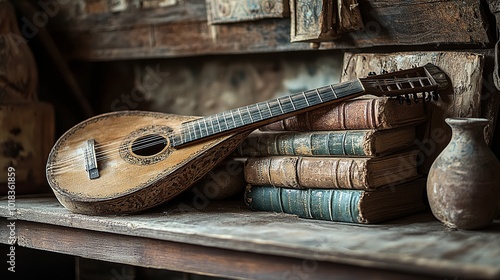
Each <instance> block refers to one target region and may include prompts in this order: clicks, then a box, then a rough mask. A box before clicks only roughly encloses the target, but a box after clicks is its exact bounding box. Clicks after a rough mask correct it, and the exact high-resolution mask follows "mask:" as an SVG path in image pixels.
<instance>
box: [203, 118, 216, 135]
mask: <svg viewBox="0 0 500 280" xmlns="http://www.w3.org/2000/svg"><path fill="white" fill-rule="evenodd" d="M202 120H203V124H205V130H206V131H207V135H211V134H213V130H212V133H210V131H209V130H208V128H209V127H208V124H207V118H202Z"/></svg>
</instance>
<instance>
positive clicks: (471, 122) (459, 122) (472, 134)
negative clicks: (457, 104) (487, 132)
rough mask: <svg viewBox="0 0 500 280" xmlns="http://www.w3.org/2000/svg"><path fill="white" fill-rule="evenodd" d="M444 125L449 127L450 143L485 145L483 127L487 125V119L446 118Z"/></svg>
mask: <svg viewBox="0 0 500 280" xmlns="http://www.w3.org/2000/svg"><path fill="white" fill-rule="evenodd" d="M446 123H448V125H449V126H450V127H451V130H452V141H462V142H470V141H473V142H475V143H477V144H480V143H486V142H485V141H484V127H485V126H486V125H487V124H488V120H487V119H482V118H457V119H455V118H453V119H450V118H448V119H446Z"/></svg>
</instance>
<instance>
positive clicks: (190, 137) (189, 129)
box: [187, 122, 196, 141]
mask: <svg viewBox="0 0 500 280" xmlns="http://www.w3.org/2000/svg"><path fill="white" fill-rule="evenodd" d="M190 123H191V124H192V122H188V123H187V127H188V131H189V133H190V134H189V141H193V140H195V139H196V133H195V130H194V125H192V127H193V130H192V131H191V128H190V126H189V124H190ZM191 132H192V133H193V136H191Z"/></svg>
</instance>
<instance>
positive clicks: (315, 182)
mask: <svg viewBox="0 0 500 280" xmlns="http://www.w3.org/2000/svg"><path fill="white" fill-rule="evenodd" d="M244 174H245V180H246V181H247V182H248V183H249V184H253V185H273V186H276V187H288V188H298V189H301V188H340V189H376V188H379V187H382V186H384V185H394V184H397V183H401V182H404V181H408V180H410V179H413V178H415V177H417V176H418V172H417V152H416V151H407V152H401V153H397V154H393V155H390V156H385V157H379V158H368V157H362V158H354V157H303V156H267V157H250V158H248V159H247V160H246V162H245V168H244Z"/></svg>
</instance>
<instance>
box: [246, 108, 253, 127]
mask: <svg viewBox="0 0 500 280" xmlns="http://www.w3.org/2000/svg"><path fill="white" fill-rule="evenodd" d="M245 108H246V109H247V113H248V116H249V117H250V122H251V123H253V122H254V121H253V118H252V113H251V112H250V108H248V106H246V107H245Z"/></svg>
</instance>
